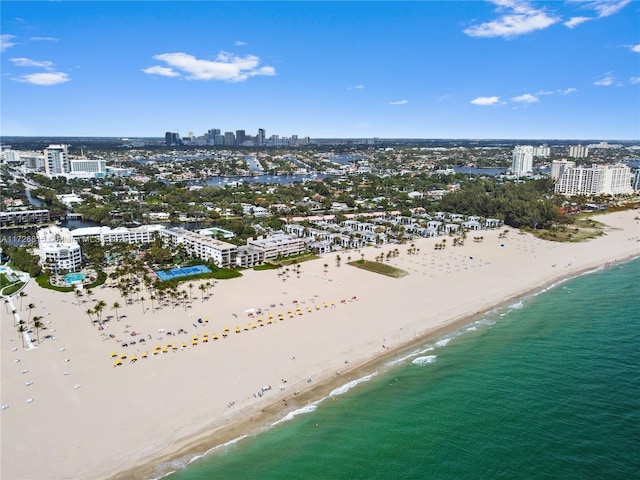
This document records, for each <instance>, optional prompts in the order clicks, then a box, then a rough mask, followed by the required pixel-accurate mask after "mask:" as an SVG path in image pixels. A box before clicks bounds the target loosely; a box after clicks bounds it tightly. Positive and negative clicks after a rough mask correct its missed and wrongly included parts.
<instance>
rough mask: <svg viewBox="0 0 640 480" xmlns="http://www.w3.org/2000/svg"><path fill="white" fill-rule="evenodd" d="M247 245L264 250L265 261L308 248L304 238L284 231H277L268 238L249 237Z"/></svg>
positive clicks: (295, 253) (297, 252) (294, 253)
mask: <svg viewBox="0 0 640 480" xmlns="http://www.w3.org/2000/svg"><path fill="white" fill-rule="evenodd" d="M247 246H250V247H254V248H256V249H258V250H261V251H263V252H264V261H268V260H273V259H275V258H277V257H279V256H281V257H288V256H289V255H297V254H299V253H302V252H305V251H306V250H307V243H306V241H305V240H304V239H302V238H298V237H296V236H295V235H287V234H284V233H276V234H275V235H271V236H269V237H267V238H260V239H249V240H247Z"/></svg>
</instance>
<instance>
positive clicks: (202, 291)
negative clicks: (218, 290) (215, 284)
mask: <svg viewBox="0 0 640 480" xmlns="http://www.w3.org/2000/svg"><path fill="white" fill-rule="evenodd" d="M206 289H207V287H205V286H204V285H202V284H200V286H199V287H198V290H200V292H201V296H202V302H203V303H204V291H205V290H206Z"/></svg>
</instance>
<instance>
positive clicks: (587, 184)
mask: <svg viewBox="0 0 640 480" xmlns="http://www.w3.org/2000/svg"><path fill="white" fill-rule="evenodd" d="M631 179H632V177H631V168H629V166H628V165H624V164H617V165H592V166H591V167H573V168H571V167H570V168H565V169H564V171H563V172H562V176H561V177H560V179H559V180H558V182H557V183H556V186H555V192H556V193H560V194H563V195H621V194H630V193H633V188H632V187H631Z"/></svg>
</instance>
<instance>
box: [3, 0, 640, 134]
mask: <svg viewBox="0 0 640 480" xmlns="http://www.w3.org/2000/svg"><path fill="white" fill-rule="evenodd" d="M0 9H1V14H2V15H1V39H2V46H1V68H2V70H1V72H2V73H1V76H0V79H1V84H0V88H1V90H0V93H1V100H0V102H1V103H0V106H1V109H0V119H1V122H2V123H1V133H2V135H7V136H9V135H27V136H41V135H45V136H46V135H51V136H56V135H69V136H127V137H135V136H156V137H157V136H163V135H164V132H165V131H179V132H180V133H181V134H182V135H186V134H187V132H189V131H192V132H194V133H195V134H196V135H201V134H203V133H204V132H205V131H207V130H208V129H210V128H219V129H221V130H222V131H223V132H224V131H234V130H238V129H244V130H246V131H247V133H248V134H252V135H255V134H256V133H257V130H258V128H264V129H266V132H267V136H270V135H272V134H277V135H280V136H290V135H292V134H293V135H299V136H301V137H302V136H310V137H312V138H314V137H358V138H361V137H366V138H370V137H381V138H482V139H492V138H514V139H537V138H544V139H604V140H606V139H609V140H613V139H618V140H639V139H640V2H638V1H631V0H569V1H564V2H562V1H553V2H536V1H525V0H491V1H481V0H478V1H439V2H436V1H424V2H420V1H413V2H365V1H359V2H301V1H300V2H296V1H289V2H270V1H262V2H184V1H183V2H170V1H166V2H146V1H144V2H89V1H82V2H80V1H69V2H67V1H57V2H31V1H20V2H11V1H4V0H3V1H2V2H1V3H0Z"/></svg>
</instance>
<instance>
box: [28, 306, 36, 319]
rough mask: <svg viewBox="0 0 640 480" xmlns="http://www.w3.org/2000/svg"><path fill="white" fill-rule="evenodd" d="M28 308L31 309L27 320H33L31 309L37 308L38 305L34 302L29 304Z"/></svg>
mask: <svg viewBox="0 0 640 480" xmlns="http://www.w3.org/2000/svg"><path fill="white" fill-rule="evenodd" d="M27 308H28V309H29V319H28V320H27V322H30V321H31V311H32V310H33V309H34V308H36V306H35V305H34V304H33V303H30V304H29V305H27Z"/></svg>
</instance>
